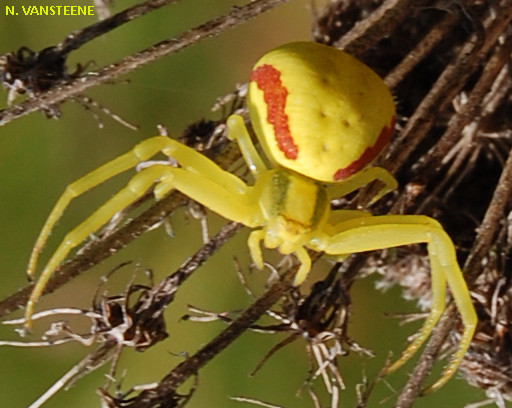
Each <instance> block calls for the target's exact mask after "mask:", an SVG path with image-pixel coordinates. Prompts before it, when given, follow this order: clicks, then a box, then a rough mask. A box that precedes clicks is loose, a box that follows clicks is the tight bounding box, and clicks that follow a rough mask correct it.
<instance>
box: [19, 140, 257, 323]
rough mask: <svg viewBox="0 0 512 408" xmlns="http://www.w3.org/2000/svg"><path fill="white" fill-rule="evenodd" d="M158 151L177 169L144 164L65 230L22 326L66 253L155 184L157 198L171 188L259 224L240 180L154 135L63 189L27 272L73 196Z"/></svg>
mask: <svg viewBox="0 0 512 408" xmlns="http://www.w3.org/2000/svg"><path fill="white" fill-rule="evenodd" d="M159 151H162V152H163V153H165V154H166V155H168V156H172V157H174V158H176V159H177V161H178V162H179V163H180V165H181V166H182V168H174V167H170V166H166V165H162V164H157V165H153V166H150V167H147V168H145V169H143V170H142V171H140V172H139V173H138V174H137V175H135V176H134V177H133V178H132V179H131V180H130V182H129V183H128V185H127V187H125V188H124V189H122V190H121V191H119V192H118V193H117V194H116V195H114V196H113V197H112V198H111V199H110V200H109V201H107V202H106V203H105V204H104V205H103V206H101V207H100V208H99V209H98V210H96V212H94V213H93V214H92V215H91V216H90V217H89V218H87V219H86V220H85V221H84V222H82V223H81V224H80V225H79V226H78V227H76V228H75V229H74V230H72V231H71V232H69V233H68V234H67V235H66V237H65V238H64V240H63V241H62V243H61V244H60V245H59V247H58V248H57V250H56V251H55V253H54V254H53V255H52V257H51V258H50V260H49V261H48V264H47V265H46V266H45V268H44V269H43V271H42V272H41V275H40V277H39V279H38V280H37V282H36V284H35V286H34V288H33V291H32V293H31V295H30V298H29V300H28V302H27V307H26V310H25V327H26V329H30V327H31V316H32V314H33V311H34V305H35V303H36V302H37V300H38V299H39V297H40V296H41V294H42V292H43V290H44V288H45V286H46V283H47V282H48V280H49V279H50V277H51V275H52V274H53V272H54V271H55V269H57V268H58V266H59V265H60V263H61V262H62V261H63V260H64V259H65V258H66V256H67V255H68V253H69V252H70V251H71V250H72V249H73V248H74V247H76V246H77V245H79V244H80V243H81V242H82V241H83V240H84V239H86V238H87V237H88V236H89V235H90V234H92V233H93V232H95V231H97V230H98V229H99V228H101V226H102V225H104V224H106V223H107V222H108V221H109V220H110V219H111V218H112V217H113V216H114V215H115V214H116V213H117V212H118V211H120V210H122V209H123V208H126V207H127V206H128V205H130V204H131V203H132V202H134V201H135V200H137V199H138V198H139V197H141V196H142V195H143V194H144V193H145V192H146V191H147V190H148V189H149V188H150V187H151V185H153V184H155V183H156V186H155V197H156V198H157V199H160V198H162V197H163V196H164V195H165V194H167V193H168V192H169V191H170V190H172V189H177V190H179V191H181V192H182V193H184V194H186V195H188V196H189V197H190V198H192V199H194V200H196V201H198V202H199V203H201V204H203V205H205V206H206V207H208V208H210V209H211V210H213V211H214V212H217V213H219V214H220V215H222V216H224V217H226V218H228V219H232V220H234V221H237V222H241V223H243V224H245V225H248V226H257V225H259V223H260V219H261V216H260V214H259V208H258V207H257V200H255V199H254V197H252V196H251V194H250V192H251V191H252V190H250V189H251V188H250V187H248V186H247V185H245V183H244V182H243V181H242V180H240V179H239V178H237V177H236V176H234V175H232V174H230V173H228V172H225V171H224V170H222V169H221V168H220V167H219V166H217V165H216V164H215V163H213V162H212V161H211V160H209V159H208V158H206V157H205V156H203V155H201V154H200V153H198V152H196V151H195V150H193V149H191V148H189V147H187V146H185V145H182V144H181V143H178V142H176V141H174V140H171V139H168V138H166V137H162V136H157V137H155V138H152V139H148V140H146V141H144V142H142V143H140V144H139V145H137V146H136V147H135V148H134V149H133V150H132V151H130V152H128V153H126V154H124V155H122V156H120V157H119V158H117V159H114V160H113V161H111V162H109V163H107V164H106V165H104V166H102V167H100V168H99V169H97V170H94V171H93V172H91V173H89V174H88V175H86V176H84V177H83V178H81V179H79V180H78V181H76V182H75V183H73V184H72V185H71V186H70V187H68V188H67V189H66V191H65V193H64V194H63V196H62V197H61V198H60V199H59V201H58V202H57V205H56V206H55V208H54V209H53V211H52V212H51V214H50V217H49V218H48V220H47V221H46V223H45V226H44V227H43V230H42V232H41V234H40V236H39V239H38V241H37V242H36V248H35V249H34V251H33V255H32V258H31V261H30V264H29V265H30V266H29V274H32V275H33V273H34V270H35V266H36V261H37V254H38V252H39V251H40V249H41V248H42V247H43V246H44V243H45V242H46V240H47V238H48V235H49V234H50V232H51V230H52V228H53V226H54V225H55V223H56V222H57V220H58V218H59V217H60V215H61V213H62V212H63V211H64V209H65V208H66V207H67V205H68V204H69V202H70V201H71V199H72V198H74V197H76V196H78V195H80V194H83V193H84V192H86V191H87V190H89V189H91V188H93V187H95V186H96V185H98V184H101V183H102V182H103V181H105V180H107V179H109V178H111V177H113V176H115V175H117V174H119V173H121V172H123V171H124V170H126V169H127V168H130V167H133V166H135V165H136V164H138V163H139V162H141V161H143V160H146V159H148V158H149V157H151V156H152V155H154V154H155V153H157V152H159Z"/></svg>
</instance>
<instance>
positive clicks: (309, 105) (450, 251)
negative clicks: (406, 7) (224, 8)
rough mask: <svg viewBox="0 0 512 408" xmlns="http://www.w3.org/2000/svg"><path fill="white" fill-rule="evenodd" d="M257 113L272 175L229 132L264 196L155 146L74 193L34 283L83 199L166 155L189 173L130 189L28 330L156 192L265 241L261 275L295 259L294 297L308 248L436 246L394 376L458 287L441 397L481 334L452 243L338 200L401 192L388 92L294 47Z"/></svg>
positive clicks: (211, 167)
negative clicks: (416, 325) (103, 241)
mask: <svg viewBox="0 0 512 408" xmlns="http://www.w3.org/2000/svg"><path fill="white" fill-rule="evenodd" d="M247 103H248V107H249V113H250V118H251V124H252V127H253V128H254V131H255V133H256V135H257V137H258V140H259V142H260V145H261V147H262V149H263V151H264V153H265V156H266V157H267V159H268V162H269V165H267V164H266V162H265V161H264V160H263V159H262V158H261V157H260V155H259V154H258V152H257V149H256V147H255V146H254V145H253V142H252V140H251V137H250V136H249V133H248V131H247V129H246V126H245V123H244V121H243V119H242V118H241V117H240V116H237V115H233V116H231V117H230V118H229V119H228V121H227V127H228V136H229V137H230V138H231V139H232V140H235V141H236V142H237V143H238V145H239V148H240V150H241V152H242V155H243V157H244V159H245V161H246V163H247V165H248V167H249V169H250V171H251V173H252V175H253V177H254V179H255V182H254V183H253V184H246V183H245V182H244V181H242V180H241V179H240V178H238V177H237V176H235V175H233V174H231V173H229V172H227V171H225V170H223V169H221V168H220V167H218V166H217V165H216V164H215V163H213V162H212V161H211V160H210V159H208V158H206V157H205V156H203V155H201V154H200V153H198V152H196V151H195V150H193V149H191V148H190V147H187V146H185V145H183V144H181V143H179V142H177V141H174V140H171V139H169V138H167V137H164V136H156V137H153V138H151V139H148V140H145V141H143V142H141V143H139V144H138V145H137V146H135V147H134V148H133V150H131V151H129V152H128V153H125V154H123V155H121V156H119V157H118V158H116V159H114V160H112V161H110V162H108V163H107V164H105V165H103V166H101V167H100V168H98V169H96V170H94V171H92V172H91V173H89V174H87V175H86V176H84V177H82V178H81V179H79V180H77V181H76V182H74V183H72V184H71V185H69V186H68V187H67V189H66V191H65V192H64V194H63V195H62V196H61V198H60V199H59V201H58V202H57V204H56V206H55V207H54V209H53V211H52V212H51V214H50V216H49V217H48V219H47V221H46V223H45V225H44V227H43V229H42V231H41V234H40V236H39V238H38V240H37V242H36V244H35V246H34V249H33V252H32V256H31V258H30V262H29V267H28V275H29V276H34V273H35V269H36V263H37V257H38V253H39V252H40V251H41V249H42V248H43V246H44V245H45V242H46V241H47V238H48V236H49V234H50V231H51V230H52V228H53V226H54V225H55V223H56V222H57V220H58V219H59V217H60V215H61V214H62V212H63V211H64V210H65V208H66V207H67V206H68V204H69V203H70V201H71V200H72V199H73V198H75V197H77V196H79V195H81V194H83V193H85V192H86V191H88V190H89V189H91V188H93V187H95V186H97V185H99V184H101V183H103V182H104V181H106V180H108V179H110V178H111V177H113V176H115V175H117V174H119V173H121V172H124V171H125V170H128V169H130V168H133V167H135V166H137V165H138V164H139V163H141V162H144V161H146V160H148V159H150V158H151V157H152V156H153V155H155V154H156V153H159V152H161V153H163V154H165V155H167V156H169V157H172V158H173V159H175V160H176V161H177V162H178V163H179V166H180V167H172V166H169V165H165V164H161V163H157V164H154V165H151V166H148V167H144V168H142V169H141V170H140V171H139V172H138V173H137V174H136V175H135V176H134V177H133V178H132V179H131V180H130V181H129V183H128V185H127V186H126V187H125V188H123V189H122V190H121V191H119V192H118V193H117V194H116V195H114V196H113V197H112V198H111V199H110V200H109V201H107V202H106V203H105V204H104V205H103V206H101V207H100V208H99V209H97V210H96V211H95V212H94V213H93V214H92V215H91V216H90V217H89V218H87V219H86V220H85V221H84V222H82V223H81V224H80V225H79V226H78V227H76V228H75V229H74V230H72V231H71V232H69V233H68V234H67V235H66V236H65V238H64V240H63V241H62V243H61V244H60V246H59V247H58V248H57V250H56V251H55V253H54V254H53V256H52V257H51V258H50V260H49V261H48V263H47V265H46V266H45V268H44V269H43V271H42V273H41V275H40V277H39V279H38V281H37V282H36V284H35V287H34V289H33V292H32V294H31V296H30V299H29V301H28V303H27V308H26V312H25V319H26V320H25V326H26V328H27V329H28V328H30V326H31V316H32V314H33V311H34V305H35V303H36V302H37V300H38V299H39V297H40V296H41V293H42V291H43V290H44V287H45V285H46V283H47V281H48V280H49V278H50V277H51V275H52V274H53V272H54V271H55V269H57V268H58V267H59V265H60V264H61V262H62V261H63V260H64V259H65V258H66V256H67V255H68V253H69V251H70V250H71V249H72V248H74V247H76V246H77V245H79V244H80V243H81V242H82V241H83V240H84V239H85V238H87V237H88V236H89V235H90V234H91V233H93V232H95V231H96V230H98V229H99V228H100V227H101V226H102V225H104V224H105V223H106V222H108V220H109V219H110V218H111V217H112V216H113V215H114V214H115V213H117V212H118V211H120V210H122V209H124V208H126V207H127V206H128V205H130V204H131V203H132V202H134V201H135V200H136V199H137V198H139V197H140V196H141V195H143V194H144V193H145V192H146V191H147V190H148V189H149V188H150V187H151V186H153V185H154V195H155V198H156V199H157V200H159V199H161V198H162V197H164V196H165V195H166V194H168V193H169V192H170V191H171V190H174V189H176V190H179V191H181V192H182V193H184V194H185V195H187V196H189V197H190V198H191V199H193V200H195V201H197V202H199V203H201V204H202V205H204V206H205V207H207V208H209V209H210V210H212V211H213V212H216V213H217V214H219V215H221V216H223V217H225V218H227V219H230V220H233V221H236V222H239V223H242V224H244V225H245V226H247V227H249V228H252V229H254V231H252V232H251V234H250V235H249V239H248V247H249V251H250V254H251V257H252V259H253V261H254V263H255V264H256V266H257V267H258V268H260V269H261V268H262V267H263V256H262V252H261V247H260V245H261V243H263V245H264V246H265V247H266V248H270V249H273V248H276V249H278V250H279V252H281V253H282V254H291V253H293V254H295V256H296V257H297V259H298V260H299V261H300V264H301V265H300V267H299V270H298V272H297V275H296V277H295V281H294V284H295V285H300V284H301V283H302V282H303V281H304V279H305V278H306V276H307V275H308V273H309V271H310V269H311V259H310V257H309V255H308V253H307V251H306V248H310V249H313V250H316V251H322V252H325V253H327V254H332V255H344V254H349V253H358V252H364V251H370V250H377V249H383V248H389V247H396V246H400V245H407V244H414V243H426V244H427V248H428V253H429V259H430V266H431V271H432V307H431V311H430V313H429V315H428V317H427V319H426V321H425V323H424V325H423V327H422V328H421V330H420V332H419V334H418V335H417V336H416V338H415V339H414V341H412V343H411V344H410V345H409V346H408V347H407V348H406V350H405V351H404V352H403V353H402V356H401V357H400V358H399V359H398V360H397V361H396V362H395V363H394V364H392V365H391V367H390V368H389V369H388V372H392V371H394V370H396V369H397V368H399V367H400V366H402V365H403V364H404V363H405V362H406V361H407V360H409V358H410V357H411V356H412V355H413V354H414V353H415V352H416V351H417V350H418V348H419V347H420V346H421V345H422V343H423V342H424V341H425V340H426V338H427V337H428V336H429V335H430V334H431V333H432V330H433V329H434V327H435V325H436V323H437V322H438V320H439V318H440V316H441V314H442V312H443V311H444V309H445V295H446V287H449V289H450V291H451V293H452V296H453V298H454V300H455V304H456V306H457V308H458V310H459V312H460V315H461V318H462V322H463V324H464V330H463V333H462V336H461V341H460V345H459V349H458V350H457V352H456V353H455V354H454V355H453V357H452V359H451V361H450V362H449V363H448V365H447V367H446V368H445V370H444V372H443V374H442V376H441V377H440V378H439V379H438V380H437V381H436V382H435V383H434V384H433V385H432V386H431V387H429V389H428V391H431V390H434V389H437V388H439V387H441V386H442V385H443V384H445V383H446V382H447V381H448V380H449V379H450V378H451V377H452V375H453V374H454V372H455V371H456V369H457V367H458V366H459V364H460V362H461V360H462V358H463V357H464V354H465V353H466V351H467V349H468V347H469V345H470V342H471V339H472V337H473V333H474V330H475V326H476V323H477V316H476V313H475V309H474V307H473V305H472V302H471V298H470V295H469V291H468V288H467V286H466V283H465V281H464V278H463V276H462V273H461V270H460V268H459V265H458V263H457V259H456V253H455V249H454V246H453V243H452V241H451V239H450V237H449V236H448V235H447V233H446V232H445V231H444V229H443V228H442V226H441V225H440V224H439V223H438V222H437V221H435V220H434V219H432V218H429V217H426V216H422V215H382V216H372V215H371V214H370V213H367V212H364V211H354V210H331V207H330V200H331V199H332V198H334V197H340V196H344V195H346V194H349V193H350V192H352V191H355V190H357V189H359V188H360V187H362V186H364V185H365V184H367V183H368V182H370V181H372V180H375V179H378V180H381V181H382V182H383V183H384V185H385V187H384V188H383V189H382V190H381V191H380V192H379V193H377V195H376V197H375V198H374V200H377V199H379V198H380V197H382V195H384V194H385V193H387V192H389V191H390V190H392V189H394V188H396V187H397V182H396V180H395V179H394V177H393V176H392V175H391V174H390V173H388V172H387V171H386V170H385V169H383V168H379V167H367V165H368V164H370V163H371V162H372V161H373V160H374V159H375V158H376V157H377V155H378V154H379V153H380V152H381V151H382V150H383V148H384V147H385V146H386V145H387V143H388V141H389V139H390V137H391V135H392V133H393V130H394V120H395V107H394V103H393V99H392V96H391V94H390V92H389V90H388V89H387V88H386V86H385V84H384V83H383V81H382V80H381V79H380V78H379V77H378V76H377V75H376V74H375V73H374V72H373V71H372V70H371V69H370V68H368V67H367V66H366V65H364V64H363V63H361V62H359V61H358V60H356V59H355V58H353V57H351V56H350V55H348V54H346V53H344V52H342V51H339V50H336V49H334V48H331V47H327V46H323V45H319V44H315V43H307V42H302V43H291V44H287V45H284V46H282V47H279V48H277V49H275V50H273V51H270V52H269V53H267V54H266V55H264V56H263V57H262V58H261V59H260V60H259V61H258V62H257V63H256V65H255V67H254V69H253V71H252V74H251V81H250V85H249V94H248V98H247Z"/></svg>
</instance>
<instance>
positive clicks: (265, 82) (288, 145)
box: [251, 64, 299, 160]
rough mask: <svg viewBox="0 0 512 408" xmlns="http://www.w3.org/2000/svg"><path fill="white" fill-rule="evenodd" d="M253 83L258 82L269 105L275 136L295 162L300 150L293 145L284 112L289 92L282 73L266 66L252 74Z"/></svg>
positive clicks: (269, 117)
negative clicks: (283, 81) (282, 80)
mask: <svg viewBox="0 0 512 408" xmlns="http://www.w3.org/2000/svg"><path fill="white" fill-rule="evenodd" d="M251 81H254V82H256V85H258V88H259V89H260V90H262V91H263V100H264V101H265V103H266V104H267V121H268V122H269V123H270V124H271V125H272V126H273V128H274V136H275V139H276V142H277V145H278V147H279V150H281V151H282V152H283V153H284V155H285V157H286V158H287V159H290V160H295V159H296V158H297V156H298V154H299V148H298V147H297V146H296V145H295V143H293V137H292V134H291V132H290V127H289V126H288V115H287V114H286V113H285V111H284V107H285V106H286V97H287V96H288V91H287V90H286V88H285V87H284V86H283V83H282V82H281V73H280V72H279V71H278V70H277V69H275V68H274V67H273V66H272V65H268V64H264V65H260V66H259V67H257V68H256V69H255V70H254V71H252V73H251Z"/></svg>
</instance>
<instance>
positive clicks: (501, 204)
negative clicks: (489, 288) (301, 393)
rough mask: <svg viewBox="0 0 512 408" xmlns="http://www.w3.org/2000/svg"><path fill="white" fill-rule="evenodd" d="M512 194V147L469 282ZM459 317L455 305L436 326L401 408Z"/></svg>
mask: <svg viewBox="0 0 512 408" xmlns="http://www.w3.org/2000/svg"><path fill="white" fill-rule="evenodd" d="M510 197H512V149H511V150H510V152H509V156H508V158H507V161H506V163H505V167H504V168H503V171H502V173H501V176H500V179H499V181H498V184H497V187H496V190H495V191H494V194H493V197H492V200H491V202H490V204H489V207H488V208H487V211H486V213H485V216H484V219H483V221H482V223H481V225H480V228H479V230H478V235H477V238H476V240H475V242H474V245H473V247H472V249H471V252H470V254H469V257H468V259H467V260H466V263H465V265H464V268H463V271H464V273H465V275H466V276H467V277H468V278H467V279H468V282H469V283H471V281H472V280H473V279H474V278H475V277H476V276H477V275H478V272H479V270H480V267H481V261H482V258H483V257H484V256H485V255H486V254H487V253H488V252H489V249H490V246H491V244H492V242H493V241H492V239H493V237H494V235H495V234H496V231H497V230H498V228H499V225H500V220H501V219H503V218H504V209H505V205H506V204H507V202H508V201H509V200H510ZM456 319H457V314H456V312H455V310H454V308H453V307H451V308H450V309H449V310H448V311H447V312H446V313H445V315H444V317H443V319H441V322H440V323H439V324H438V325H437V326H436V330H435V332H434V334H433V335H432V338H431V339H430V341H429V343H428V344H427V346H426V347H425V351H424V352H423V354H422V356H421V358H420V360H419V361H418V363H417V364H416V366H415V368H414V371H413V372H412V374H411V377H410V378H409V381H408V382H407V384H406V385H405V387H404V389H403V390H402V393H401V394H400V396H399V398H398V400H397V405H396V407H397V408H409V407H411V406H412V404H413V402H414V401H415V399H416V398H417V397H418V396H419V394H420V392H421V386H422V383H423V381H424V380H425V378H426V377H427V375H428V374H429V373H430V370H431V369H432V366H433V365H434V362H435V360H436V356H437V355H438V354H439V351H440V350H441V347H442V346H443V344H444V342H445V340H446V337H447V336H448V333H449V332H450V331H451V330H452V329H453V327H454V326H455V323H456Z"/></svg>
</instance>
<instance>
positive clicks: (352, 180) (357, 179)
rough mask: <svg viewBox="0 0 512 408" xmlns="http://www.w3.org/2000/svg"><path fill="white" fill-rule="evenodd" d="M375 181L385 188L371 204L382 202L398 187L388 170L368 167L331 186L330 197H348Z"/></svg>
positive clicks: (329, 189) (329, 188)
mask: <svg viewBox="0 0 512 408" xmlns="http://www.w3.org/2000/svg"><path fill="white" fill-rule="evenodd" d="M374 180H380V181H381V182H382V183H384V187H382V188H381V189H380V190H379V192H378V193H377V194H376V195H375V197H373V198H372V200H371V201H370V204H373V203H374V202H376V201H378V200H380V199H381V198H382V197H383V196H384V195H386V194H387V193H389V192H390V191H393V190H395V189H396V188H397V187H398V183H397V181H396V180H395V178H394V177H393V176H392V175H391V173H390V172H389V171H387V170H386V169H384V168H382V167H366V168H364V169H363V170H361V171H359V172H357V173H355V174H353V175H351V176H350V177H348V178H347V179H345V180H342V181H339V182H337V183H335V184H329V187H328V191H329V197H330V198H331V199H332V198H338V197H343V196H346V195H347V194H349V193H351V192H352V191H355V190H357V189H359V188H361V187H363V186H365V185H366V184H368V183H370V182H371V181H374Z"/></svg>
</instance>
